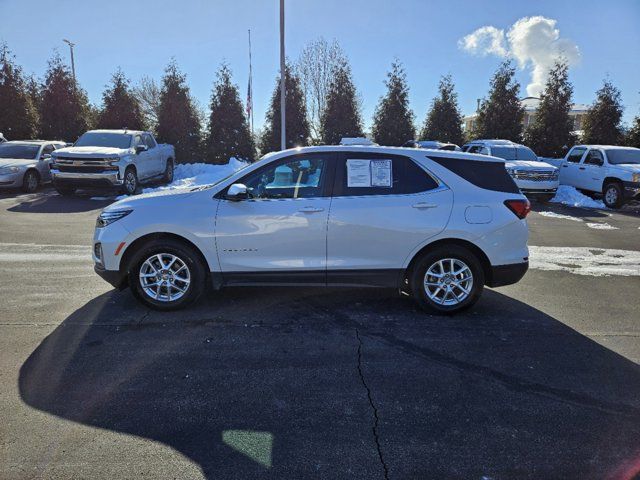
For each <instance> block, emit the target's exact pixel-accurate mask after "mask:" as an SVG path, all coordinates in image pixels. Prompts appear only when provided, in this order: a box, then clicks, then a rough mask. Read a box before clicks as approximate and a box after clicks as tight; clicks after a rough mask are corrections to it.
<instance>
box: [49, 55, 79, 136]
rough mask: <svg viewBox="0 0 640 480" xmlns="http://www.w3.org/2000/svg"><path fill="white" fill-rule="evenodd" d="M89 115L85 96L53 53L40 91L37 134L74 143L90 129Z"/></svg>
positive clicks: (66, 68)
mask: <svg viewBox="0 0 640 480" xmlns="http://www.w3.org/2000/svg"><path fill="white" fill-rule="evenodd" d="M90 115H91V109H90V107H89V102H88V100H87V95H86V93H85V92H84V91H83V90H82V89H81V88H80V87H79V86H78V85H77V84H76V82H75V80H74V79H73V76H72V75H71V72H70V71H69V68H68V67H67V66H66V65H64V64H63V63H62V59H61V58H60V55H58V54H57V53H56V54H55V55H54V56H53V58H52V59H51V60H49V68H48V69H47V73H46V76H45V82H44V86H43V88H42V99H41V107H40V135H42V137H43V138H47V139H52V140H53V139H55V140H66V141H68V142H71V141H75V140H76V139H77V138H78V137H79V136H80V135H82V134H83V133H84V132H86V131H87V130H88V129H89V127H90Z"/></svg>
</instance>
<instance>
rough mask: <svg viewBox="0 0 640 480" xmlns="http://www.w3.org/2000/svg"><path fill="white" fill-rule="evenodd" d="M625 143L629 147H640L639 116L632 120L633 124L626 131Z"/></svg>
mask: <svg viewBox="0 0 640 480" xmlns="http://www.w3.org/2000/svg"><path fill="white" fill-rule="evenodd" d="M625 143H626V145H628V146H630V147H636V148H640V116H637V117H636V118H635V120H634V121H633V125H632V126H631V128H630V129H629V131H628V132H627V137H626V141H625Z"/></svg>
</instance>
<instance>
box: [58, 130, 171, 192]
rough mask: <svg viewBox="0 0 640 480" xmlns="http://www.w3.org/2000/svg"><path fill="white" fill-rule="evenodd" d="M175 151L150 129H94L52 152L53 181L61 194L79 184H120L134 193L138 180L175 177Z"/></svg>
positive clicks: (91, 186) (96, 186)
mask: <svg viewBox="0 0 640 480" xmlns="http://www.w3.org/2000/svg"><path fill="white" fill-rule="evenodd" d="M174 159H175V152H174V149H173V146H172V145H167V144H158V143H157V142H156V140H155V138H154V137H153V134H151V132H141V131H136V130H91V131H89V132H86V133H85V134H83V135H82V136H81V137H80V138H79V139H78V141H77V142H76V143H75V144H74V145H73V146H72V147H67V148H63V149H60V150H57V151H56V152H55V154H54V155H53V162H54V163H53V165H52V170H51V173H52V175H53V185H54V187H55V189H56V190H57V191H58V192H59V193H60V194H61V195H71V194H73V193H74V192H75V191H76V190H77V189H79V188H88V187H90V188H100V187H106V188H114V187H115V188H119V189H121V190H122V191H123V192H124V193H127V194H129V195H132V194H134V193H135V192H136V190H137V189H138V185H139V183H144V182H150V181H154V180H163V181H164V182H166V183H171V182H172V181H173V169H174Z"/></svg>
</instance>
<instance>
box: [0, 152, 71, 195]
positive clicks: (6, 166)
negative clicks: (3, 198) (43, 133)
mask: <svg viewBox="0 0 640 480" xmlns="http://www.w3.org/2000/svg"><path fill="white" fill-rule="evenodd" d="M64 146H65V143H64V142H51V141H43V140H29V141H11V142H3V143H0V189H3V188H21V189H22V190H23V191H25V192H28V193H31V192H35V191H36V190H37V188H38V186H40V185H41V184H42V183H47V182H50V181H51V173H50V171H49V167H50V164H51V152H53V151H54V150H57V149H58V148H62V147H64Z"/></svg>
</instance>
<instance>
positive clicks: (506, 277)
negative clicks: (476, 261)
mask: <svg viewBox="0 0 640 480" xmlns="http://www.w3.org/2000/svg"><path fill="white" fill-rule="evenodd" d="M528 269H529V261H526V262H522V263H512V264H509V265H492V266H491V278H490V279H489V281H488V282H487V285H488V286H490V287H503V286H505V285H511V284H514V283H517V282H519V281H520V279H522V277H524V274H525V273H527V270H528Z"/></svg>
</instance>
